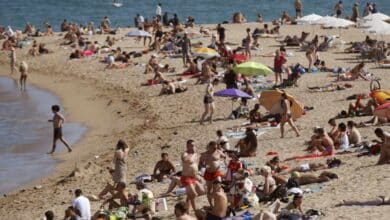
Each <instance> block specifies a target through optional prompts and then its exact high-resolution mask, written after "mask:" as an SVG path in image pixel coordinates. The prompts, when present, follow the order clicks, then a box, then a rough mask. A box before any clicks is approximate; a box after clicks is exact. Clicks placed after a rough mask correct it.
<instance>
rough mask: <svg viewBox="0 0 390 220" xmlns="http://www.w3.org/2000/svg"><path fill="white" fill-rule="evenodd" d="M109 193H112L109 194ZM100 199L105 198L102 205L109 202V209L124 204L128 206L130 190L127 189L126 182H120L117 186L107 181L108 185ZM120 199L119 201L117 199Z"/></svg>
mask: <svg viewBox="0 0 390 220" xmlns="http://www.w3.org/2000/svg"><path fill="white" fill-rule="evenodd" d="M107 194H111V195H110V196H107ZM99 198H100V199H104V201H103V203H102V205H101V206H102V207H104V206H105V205H106V204H107V203H108V209H110V210H112V209H116V208H119V207H122V206H125V207H127V206H128V202H129V197H128V192H127V189H126V183H123V182H119V183H118V184H116V187H114V186H113V185H111V184H109V183H107V185H106V187H105V188H104V189H103V191H102V192H101V193H100V194H99ZM116 200H119V203H118V202H117V201H116Z"/></svg>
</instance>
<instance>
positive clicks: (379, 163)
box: [377, 145, 389, 165]
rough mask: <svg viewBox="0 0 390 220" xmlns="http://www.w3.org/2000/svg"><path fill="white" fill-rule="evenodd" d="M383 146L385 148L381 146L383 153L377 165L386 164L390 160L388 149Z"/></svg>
mask: <svg viewBox="0 0 390 220" xmlns="http://www.w3.org/2000/svg"><path fill="white" fill-rule="evenodd" d="M382 148H383V145H382V146H381V154H380V156H379V160H378V163H377V165H383V164H386V163H387V161H389V158H388V155H387V152H386V150H385V149H382Z"/></svg>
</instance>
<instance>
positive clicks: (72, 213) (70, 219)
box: [63, 206, 81, 220]
mask: <svg viewBox="0 0 390 220" xmlns="http://www.w3.org/2000/svg"><path fill="white" fill-rule="evenodd" d="M63 219H64V220H79V219H81V214H80V211H79V210H78V209H77V208H75V207H73V206H69V207H68V208H67V209H66V210H65V216H64V218H63Z"/></svg>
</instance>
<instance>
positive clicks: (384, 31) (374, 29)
mask: <svg viewBox="0 0 390 220" xmlns="http://www.w3.org/2000/svg"><path fill="white" fill-rule="evenodd" d="M364 32H366V33H375V34H381V35H389V34H390V24H388V23H386V22H384V21H377V23H376V24H374V25H372V26H371V27H370V28H367V29H365V30H364Z"/></svg>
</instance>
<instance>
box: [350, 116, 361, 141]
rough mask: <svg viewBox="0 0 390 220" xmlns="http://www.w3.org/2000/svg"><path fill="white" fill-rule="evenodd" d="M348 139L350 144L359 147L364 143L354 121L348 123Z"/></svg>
mask: <svg viewBox="0 0 390 220" xmlns="http://www.w3.org/2000/svg"><path fill="white" fill-rule="evenodd" d="M347 127H348V139H349V143H350V144H354V145H358V144H360V143H361V142H362V136H361V134H360V132H359V130H358V129H357V128H356V124H355V122H353V121H348V122H347Z"/></svg>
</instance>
